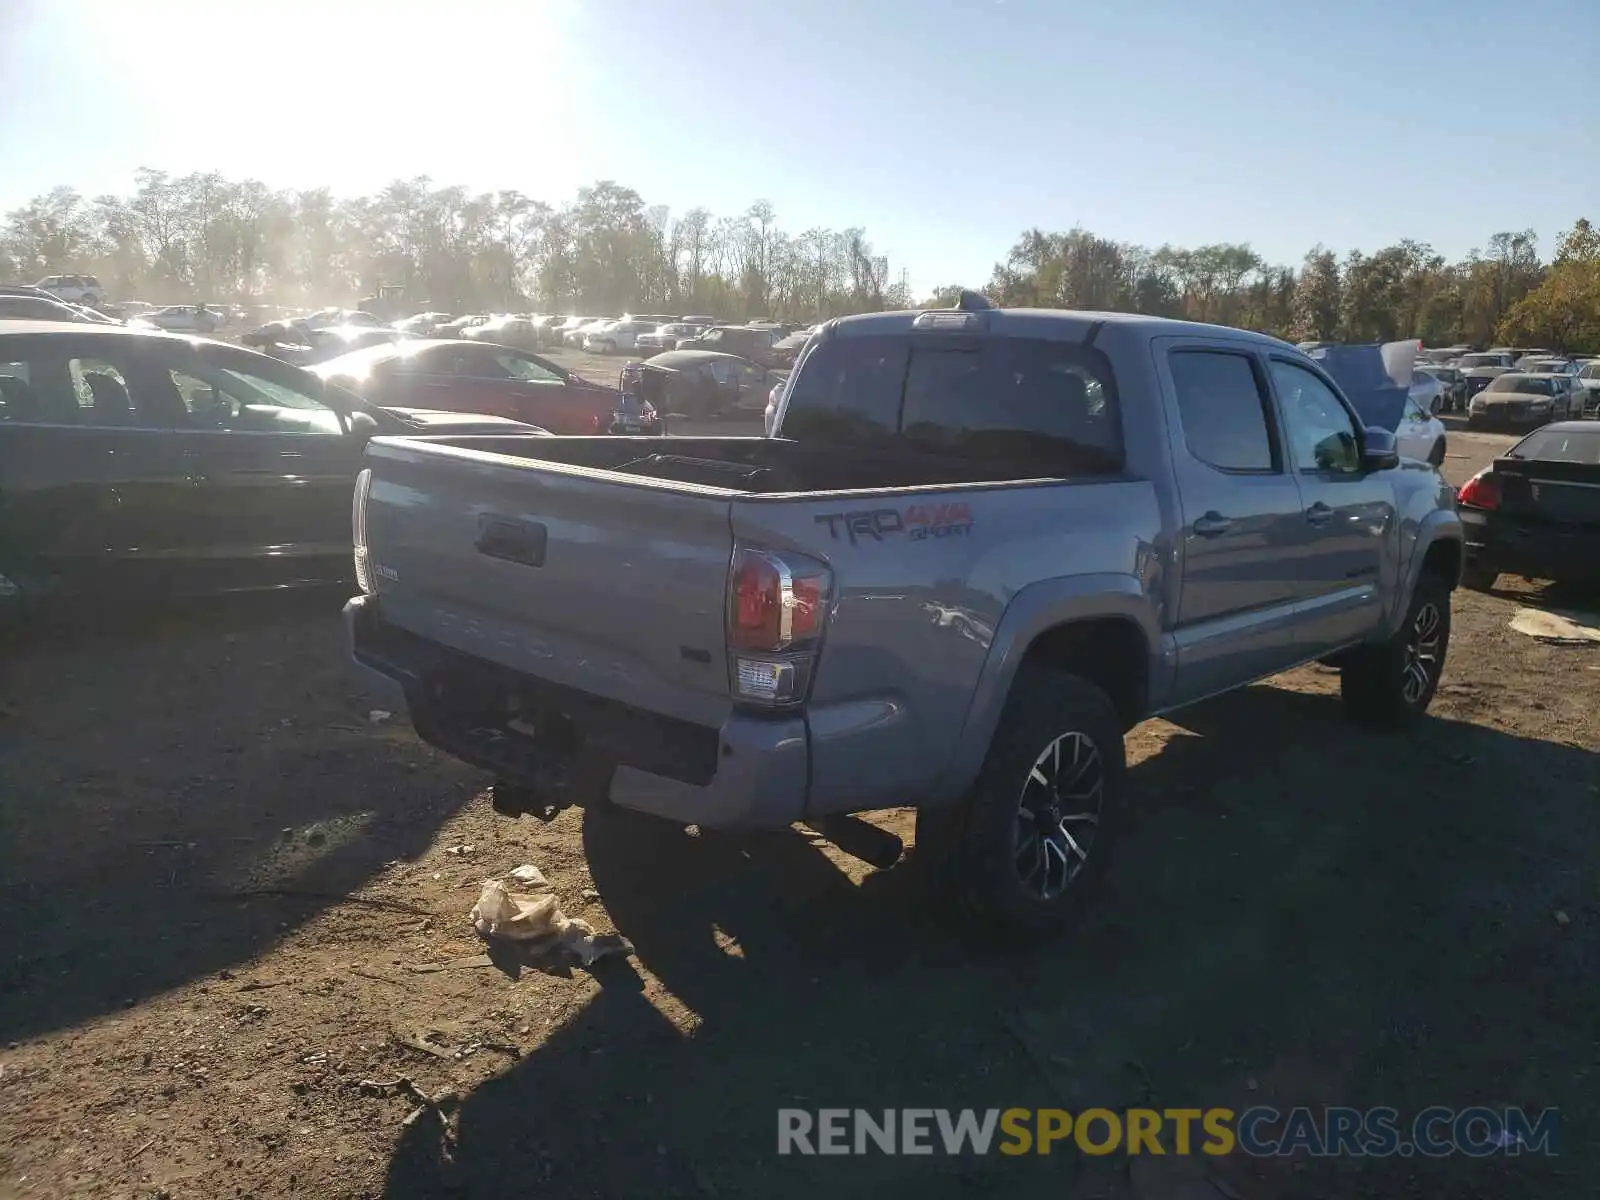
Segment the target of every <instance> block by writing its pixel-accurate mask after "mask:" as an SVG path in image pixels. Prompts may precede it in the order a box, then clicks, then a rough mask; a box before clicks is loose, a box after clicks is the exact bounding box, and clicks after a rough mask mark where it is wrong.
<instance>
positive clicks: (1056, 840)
mask: <svg viewBox="0 0 1600 1200" xmlns="http://www.w3.org/2000/svg"><path fill="white" fill-rule="evenodd" d="M1126 776H1127V767H1126V762H1125V759H1124V754H1123V745H1122V722H1121V720H1120V718H1119V717H1118V715H1117V711H1116V708H1115V706H1114V705H1113V704H1112V703H1111V700H1110V698H1109V697H1108V696H1107V695H1106V694H1105V692H1104V691H1102V690H1101V689H1100V688H1098V687H1096V686H1095V685H1094V684H1092V683H1090V682H1089V681H1088V680H1086V679H1082V678H1080V677H1078V676H1076V675H1069V674H1065V673H1062V672H1059V671H1049V670H1043V669H1039V670H1028V671H1027V672H1026V675H1025V676H1024V677H1021V678H1019V679H1018V681H1017V683H1016V685H1015V686H1014V687H1013V688H1012V693H1011V696H1010V697H1009V699H1008V700H1007V702H1006V709H1005V712H1004V714H1003V715H1002V717H1001V719H1000V726H999V728H998V729H997V730H996V732H995V736H994V741H993V743H992V744H991V745H990V747H989V754H988V757H987V759H986V760H985V762H984V765H983V769H982V771H981V772H980V773H979V775H978V778H977V781H976V782H975V783H974V784H973V787H972V791H971V792H970V793H969V794H968V796H967V798H966V800H965V802H964V803H963V804H962V805H961V806H960V807H959V808H957V809H954V810H951V811H946V812H929V813H918V816H917V842H916V845H917V849H916V857H917V858H918V859H919V860H920V861H922V862H923V864H924V865H925V866H927V867H931V868H932V869H933V870H936V871H938V872H939V873H940V876H941V877H942V881H943V882H944V883H946V884H948V885H950V886H951V887H952V888H953V890H954V892H955V895H956V898H957V899H958V900H959V901H960V902H961V904H962V906H963V907H964V908H966V909H967V910H968V911H969V912H970V913H971V914H972V915H973V916H975V917H977V918H979V919H980V920H987V921H998V922H1000V923H1001V924H1002V925H1005V926H1007V927H1009V928H1011V929H1013V930H1016V931H1021V932H1032V933H1048V932H1054V931H1056V930H1059V929H1060V928H1062V927H1063V926H1064V925H1065V924H1066V923H1067V922H1068V921H1070V920H1071V918H1072V917H1073V916H1074V914H1075V913H1076V912H1077V911H1078V909H1079V908H1080V907H1081V900H1082V897H1083V895H1084V894H1085V893H1086V892H1087V891H1088V890H1089V889H1090V888H1091V887H1092V885H1093V883H1094V881H1095V879H1096V878H1097V877H1098V875H1099V873H1100V871H1101V869H1102V868H1103V867H1104V865H1105V860H1106V858H1107V856H1108V852H1109V850H1110V842H1111V833H1112V828H1113V821H1114V818H1115V817H1116V816H1117V814H1118V811H1119V810H1120V807H1121V804H1122V800H1123V795H1124V791H1125V780H1126Z"/></svg>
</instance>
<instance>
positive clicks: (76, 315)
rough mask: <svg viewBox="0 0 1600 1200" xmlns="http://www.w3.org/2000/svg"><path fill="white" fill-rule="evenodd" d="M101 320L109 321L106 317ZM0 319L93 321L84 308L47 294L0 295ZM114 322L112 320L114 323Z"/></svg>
mask: <svg viewBox="0 0 1600 1200" xmlns="http://www.w3.org/2000/svg"><path fill="white" fill-rule="evenodd" d="M103 320H107V321H109V320H110V318H109V317H106V318H103ZM0 321H69V322H89V323H98V322H95V319H94V318H92V317H90V316H88V315H87V314H86V312H85V310H83V309H81V308H77V307H75V306H73V305H71V304H68V303H66V302H65V301H64V300H55V299H52V298H51V297H49V296H6V295H0ZM114 323H115V322H113V324H114Z"/></svg>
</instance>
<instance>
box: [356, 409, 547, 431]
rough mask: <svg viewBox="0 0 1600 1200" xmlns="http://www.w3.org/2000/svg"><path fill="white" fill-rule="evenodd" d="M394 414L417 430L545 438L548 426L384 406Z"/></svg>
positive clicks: (386, 410) (489, 417) (461, 413)
mask: <svg viewBox="0 0 1600 1200" xmlns="http://www.w3.org/2000/svg"><path fill="white" fill-rule="evenodd" d="M384 412H391V413H393V414H394V415H395V416H397V417H400V418H403V419H404V420H407V421H410V422H411V423H412V424H414V425H418V426H420V427H421V428H420V429H419V430H418V432H421V433H532V434H542V435H543V436H545V437H549V436H551V435H550V431H549V430H548V429H541V428H539V426H537V425H529V424H526V423H525V422H522V421H513V420H512V419H511V418H510V417H491V416H487V415H485V414H484V413H463V412H444V411H441V410H439V409H434V408H387V407H386V408H385V409H384Z"/></svg>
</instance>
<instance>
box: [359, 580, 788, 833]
mask: <svg viewBox="0 0 1600 1200" xmlns="http://www.w3.org/2000/svg"><path fill="white" fill-rule="evenodd" d="M378 608H379V605H378V600H377V598H376V597H372V596H357V597H355V598H354V599H352V600H351V601H349V603H347V604H346V605H345V608H344V621H345V632H346V635H347V637H348V640H349V645H350V648H351V656H352V657H353V658H354V660H355V662H356V665H357V667H358V668H360V670H361V672H362V674H363V677H364V678H365V680H366V681H367V683H368V685H369V687H370V689H371V691H372V694H373V695H374V697H375V698H378V699H381V700H386V701H387V702H388V705H389V706H391V707H392V709H393V710H394V711H397V712H398V711H400V710H401V708H402V707H403V708H404V709H405V710H408V711H409V713H410V717H411V723H412V725H413V727H414V728H415V729H416V731H417V734H418V736H420V737H421V738H422V739H423V740H424V741H426V742H428V743H429V744H431V745H433V746H437V747H438V748H439V749H441V750H443V751H445V752H446V753H448V754H451V755H454V756H455V757H457V758H459V759H461V760H463V761H464V762H468V763H471V764H472V765H474V766H477V767H481V768H482V769H484V770H486V771H492V772H494V774H495V775H496V777H498V778H500V779H504V780H506V781H508V782H510V783H513V784H518V785H521V786H524V787H529V788H532V789H535V790H536V791H546V792H547V791H549V790H550V789H552V788H562V789H570V794H568V795H567V796H565V797H563V798H564V799H566V800H568V801H570V802H571V803H573V804H578V805H582V804H585V803H592V802H594V801H595V800H597V799H601V798H602V797H605V798H609V799H610V800H611V801H612V802H613V803H615V804H617V805H618V806H619V807H622V808H628V809H633V810H636V811H638V812H645V813H651V814H654V815H656V816H659V817H665V818H668V819H670V820H674V821H682V822H683V823H684V824H686V825H701V826H705V827H707V828H714V829H780V828H783V827H784V826H787V825H791V824H793V823H794V822H796V821H799V820H802V819H803V818H804V816H805V802H806V789H807V735H806V726H805V722H804V721H803V720H802V719H801V718H799V717H789V718H777V719H769V718H765V717H753V716H744V715H740V714H734V715H731V716H729V717H728V718H727V719H726V720H725V721H724V722H723V723H722V725H721V726H720V727H718V728H711V727H709V726H703V725H696V724H692V723H690V722H687V721H682V720H678V719H676V718H672V717H664V716H661V715H659V714H656V713H651V712H647V711H645V710H643V709H638V708H634V707H632V706H629V705H623V704H617V703H615V702H613V701H609V700H604V699H602V698H600V697H596V696H591V695H588V694H586V693H580V692H576V691H573V690H572V689H568V688H562V687H559V686H557V685H554V684H549V683H546V682H544V681H542V680H538V679H533V678H530V677H528V676H525V675H518V674H515V673H513V672H509V671H507V670H506V669H505V668H502V667H498V666H496V665H495V664H493V663H489V662H487V661H484V660H482V659H477V658H473V657H472V656H469V655H465V654H462V653H460V652H459V651H456V650H453V649H450V648H448V647H446V646H442V645H439V644H438V643H436V642H431V641H428V640H427V639H424V638H420V637H417V636H416V635H415V634H412V633H409V632H407V631H406V630H403V629H400V628H398V627H397V626H394V625H390V624H388V623H386V622H384V621H383V620H382V618H381V617H380V615H379V611H378ZM583 780H588V781H590V783H591V784H599V785H600V787H602V788H603V789H604V790H603V792H601V791H600V790H599V789H598V788H597V789H596V790H595V791H594V792H591V793H590V794H587V795H586V794H585V793H584V785H583V783H582V781H583Z"/></svg>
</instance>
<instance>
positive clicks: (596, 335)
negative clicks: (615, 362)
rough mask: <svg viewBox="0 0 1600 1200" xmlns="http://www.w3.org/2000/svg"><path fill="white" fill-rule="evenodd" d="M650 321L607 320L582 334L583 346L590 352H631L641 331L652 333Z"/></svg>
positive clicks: (636, 347) (652, 328) (635, 346)
mask: <svg viewBox="0 0 1600 1200" xmlns="http://www.w3.org/2000/svg"><path fill="white" fill-rule="evenodd" d="M656 328H657V326H656V325H655V324H653V323H652V322H650V321H608V322H607V323H606V324H604V325H601V326H598V327H597V328H595V329H592V330H590V331H589V332H588V333H586V334H584V338H583V348H584V349H585V350H587V351H589V353H591V354H631V353H632V352H633V351H634V350H636V349H638V346H637V344H636V343H637V341H638V338H639V335H640V334H641V333H654V332H655V330H656Z"/></svg>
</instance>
